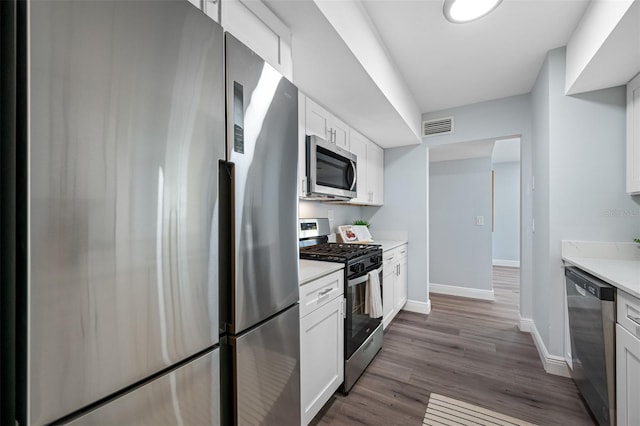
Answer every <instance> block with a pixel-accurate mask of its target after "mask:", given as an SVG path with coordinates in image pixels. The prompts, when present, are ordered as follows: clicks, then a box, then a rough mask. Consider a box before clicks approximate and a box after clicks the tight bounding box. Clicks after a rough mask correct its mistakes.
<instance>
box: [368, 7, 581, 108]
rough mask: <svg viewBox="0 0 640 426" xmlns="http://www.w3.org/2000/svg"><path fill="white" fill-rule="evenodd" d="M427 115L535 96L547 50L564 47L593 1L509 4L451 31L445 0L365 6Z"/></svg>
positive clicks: (457, 26) (459, 25) (451, 25)
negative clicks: (533, 91) (510, 98)
mask: <svg viewBox="0 0 640 426" xmlns="http://www.w3.org/2000/svg"><path fill="white" fill-rule="evenodd" d="M363 3H364V5H365V8H366V10H367V11H368V13H369V16H370V17H371V21H372V23H373V25H374V26H375V27H376V28H377V30H378V32H379V34H380V37H381V40H382V41H383V43H384V44H385V45H386V47H387V49H388V52H389V54H390V56H391V57H392V58H393V60H394V61H395V63H396V65H397V67H398V69H399V71H400V72H401V74H402V75H403V77H404V79H405V81H406V82H407V84H408V86H409V88H410V89H411V90H412V92H413V94H414V96H415V99H416V101H417V102H418V104H419V105H420V107H421V108H422V110H423V112H431V111H437V110H441V109H446V108H452V107H456V106H461V105H468V104H472V103H477V102H482V101H486V100H491V99H498V98H503V97H507V96H513V95H519V94H523V93H528V92H530V91H531V89H532V87H533V84H534V83H535V79H536V77H537V75H538V72H539V71H540V68H541V66H542V63H543V62H544V59H545V55H546V53H547V52H548V51H549V50H552V49H554V48H557V47H561V46H565V45H566V44H567V41H568V40H569V37H570V36H571V34H572V32H573V30H574V29H575V27H576V26H577V24H578V22H579V21H580V18H581V17H582V15H583V14H584V11H585V10H586V8H587V6H588V3H589V1H588V0H504V1H503V2H502V4H501V5H500V6H498V8H497V9H496V10H494V11H493V12H492V13H491V14H489V15H487V16H486V17H484V18H482V19H479V20H477V21H474V22H471V23H467V24H452V23H450V22H448V21H447V20H446V19H445V18H444V16H443V14H442V4H443V1H442V0H364V1H363Z"/></svg>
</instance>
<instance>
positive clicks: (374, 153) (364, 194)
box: [349, 129, 384, 206]
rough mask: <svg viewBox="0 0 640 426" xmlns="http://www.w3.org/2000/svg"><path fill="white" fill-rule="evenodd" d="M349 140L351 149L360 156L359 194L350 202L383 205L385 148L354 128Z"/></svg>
mask: <svg viewBox="0 0 640 426" xmlns="http://www.w3.org/2000/svg"><path fill="white" fill-rule="evenodd" d="M349 140H350V146H351V148H350V149H349V151H351V152H352V153H353V154H356V156H357V157H358V160H357V168H358V179H357V181H356V188H357V194H358V196H357V197H356V198H353V199H352V200H351V201H350V203H351V204H359V205H365V206H381V205H383V204H384V196H383V186H384V150H383V149H382V148H380V147H379V146H378V145H376V144H375V143H373V142H371V141H370V140H369V139H367V138H366V137H364V136H363V135H361V134H360V133H358V132H357V131H355V130H354V129H350V137H349Z"/></svg>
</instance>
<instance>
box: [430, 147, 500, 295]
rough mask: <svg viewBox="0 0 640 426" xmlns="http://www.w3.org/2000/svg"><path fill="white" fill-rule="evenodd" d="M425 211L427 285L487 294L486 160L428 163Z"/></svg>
mask: <svg viewBox="0 0 640 426" xmlns="http://www.w3.org/2000/svg"><path fill="white" fill-rule="evenodd" d="M429 206H430V208H429V226H430V228H429V246H430V247H431V251H430V256H429V265H430V266H429V281H430V282H431V283H434V284H444V285H448V286H454V287H464V288H473V289H478V290H488V291H491V290H492V289H493V286H492V282H491V279H492V273H491V157H485V158H473V159H468V160H454V161H440V162H435V163H430V164H429ZM477 216H482V217H483V220H484V225H477V224H476V217H477Z"/></svg>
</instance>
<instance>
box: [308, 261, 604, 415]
mask: <svg viewBox="0 0 640 426" xmlns="http://www.w3.org/2000/svg"><path fill="white" fill-rule="evenodd" d="M518 274H519V270H518V269H516V268H501V267H494V292H495V299H496V300H495V301H494V302H485V301H478V300H471V299H464V298H456V297H451V296H441V295H436V294H432V295H431V296H430V298H431V305H432V311H431V314H429V315H428V316H427V315H421V314H415V313H410V312H404V311H403V312H400V313H399V314H398V316H397V317H396V318H395V319H394V321H393V322H392V323H391V324H390V325H389V327H388V328H387V330H385V335H384V347H383V348H382V350H381V351H380V353H379V354H378V356H377V357H376V359H375V360H374V361H373V362H372V363H371V365H370V366H369V368H368V369H367V371H365V373H364V374H363V375H362V377H361V378H360V380H359V381H358V382H357V383H356V385H355V386H354V388H353V389H352V391H351V393H350V394H349V395H348V396H347V397H344V396H342V395H339V394H336V395H334V396H333V398H332V399H331V400H330V401H329V402H328V403H327V405H325V407H324V408H323V409H322V411H321V412H320V413H319V414H318V415H317V416H316V418H315V419H314V421H313V424H316V425H358V424H366V425H422V421H423V419H424V414H425V410H426V407H427V403H428V401H429V395H430V393H431V392H435V393H439V394H442V395H445V396H449V397H451V398H455V399H458V400H461V401H464V402H467V403H470V404H475V405H479V406H481V407H484V408H486V409H489V410H494V411H498V412H500V413H503V414H507V415H509V416H513V417H516V418H519V419H521V420H525V421H528V422H531V423H537V424H539V425H554V424H555V425H592V424H594V423H593V421H592V420H591V418H590V416H589V414H588V413H587V409H586V408H585V406H584V404H583V403H582V401H581V399H580V397H579V395H578V391H577V389H576V387H575V385H574V383H573V382H572V381H571V379H567V378H563V377H559V376H553V375H550V374H547V373H546V372H545V371H544V368H543V367H542V363H541V362H540V358H539V356H538V352H537V351H536V347H535V345H534V343H533V341H532V339H531V336H530V335H529V334H528V333H522V332H520V331H519V330H518V326H517V324H518V311H519V309H518V303H519V284H518V283H519V276H518Z"/></svg>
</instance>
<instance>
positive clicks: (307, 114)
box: [298, 93, 384, 206]
mask: <svg viewBox="0 0 640 426" xmlns="http://www.w3.org/2000/svg"><path fill="white" fill-rule="evenodd" d="M298 114H299V115H298V121H299V133H298V149H299V150H300V152H299V156H298V173H299V177H298V188H299V191H298V195H299V196H300V197H304V196H305V192H306V142H305V139H306V138H305V136H306V135H316V136H320V137H321V138H323V139H325V140H327V141H329V142H332V143H335V144H336V145H337V146H339V147H340V148H342V149H345V150H347V151H349V152H351V153H353V154H355V155H356V156H357V157H358V158H357V165H356V167H357V175H356V193H357V196H356V198H353V199H351V200H350V201H348V202H347V203H348V204H357V205H362V206H381V205H383V204H384V194H383V190H384V150H383V149H382V148H380V147H379V146H378V145H376V144H375V143H373V142H372V141H370V140H369V139H367V138H366V137H365V136H363V135H361V134H360V133H358V132H357V131H356V130H355V129H352V128H350V127H349V125H348V124H346V123H345V122H344V121H342V120H340V119H339V118H337V117H336V116H334V115H333V114H331V113H330V112H329V111H327V110H326V109H325V108H324V107H322V106H321V105H318V103H316V102H314V101H313V99H310V98H309V97H307V96H305V95H303V94H301V93H300V95H299V98H298ZM341 203H344V202H341Z"/></svg>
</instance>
